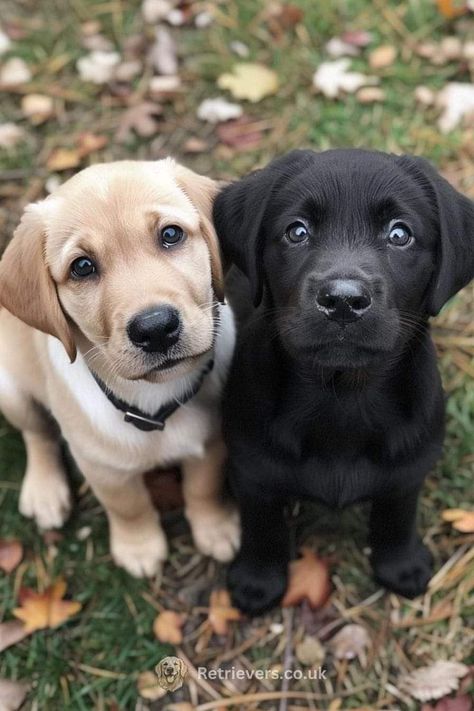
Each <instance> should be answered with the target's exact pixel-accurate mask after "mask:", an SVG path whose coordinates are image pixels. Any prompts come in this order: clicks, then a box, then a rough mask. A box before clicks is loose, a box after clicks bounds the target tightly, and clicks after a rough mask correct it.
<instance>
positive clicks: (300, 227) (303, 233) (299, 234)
mask: <svg viewBox="0 0 474 711" xmlns="http://www.w3.org/2000/svg"><path fill="white" fill-rule="evenodd" d="M285 237H286V238H287V239H288V240H289V241H290V242H293V244H301V242H305V241H306V240H307V239H308V237H309V232H308V228H307V227H306V225H304V224H303V223H302V222H293V224H291V225H290V226H289V227H287V228H286V232H285Z"/></svg>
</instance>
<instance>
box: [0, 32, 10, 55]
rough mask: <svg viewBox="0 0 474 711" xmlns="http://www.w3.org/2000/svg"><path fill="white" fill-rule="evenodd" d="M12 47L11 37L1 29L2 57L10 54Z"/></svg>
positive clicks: (0, 46)
mask: <svg viewBox="0 0 474 711" xmlns="http://www.w3.org/2000/svg"><path fill="white" fill-rule="evenodd" d="M10 46H11V41H10V37H9V36H8V35H6V34H5V32H3V30H2V29H1V28H0V56H1V55H2V54H5V52H8V50H9V49H10Z"/></svg>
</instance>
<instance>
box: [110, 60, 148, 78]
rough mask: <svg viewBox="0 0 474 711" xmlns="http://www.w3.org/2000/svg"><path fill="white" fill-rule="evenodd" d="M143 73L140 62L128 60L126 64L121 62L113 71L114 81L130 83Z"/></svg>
mask: <svg viewBox="0 0 474 711" xmlns="http://www.w3.org/2000/svg"><path fill="white" fill-rule="evenodd" d="M142 71H143V66H142V63H141V62H140V60H138V59H130V60H129V61H128V62H121V63H120V64H119V65H118V67H116V69H115V75H114V79H115V80H116V81H123V82H130V81H132V80H133V79H135V77H137V76H138V75H139V74H141V72H142Z"/></svg>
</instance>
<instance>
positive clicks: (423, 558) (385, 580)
mask: <svg viewBox="0 0 474 711" xmlns="http://www.w3.org/2000/svg"><path fill="white" fill-rule="evenodd" d="M372 566H373V569H374V575H375V579H376V580H377V582H378V583H380V584H381V585H383V586H384V587H386V588H388V589H389V590H392V591H393V592H395V593H397V594H398V595H403V597H407V598H414V597H417V596H418V595H422V594H423V593H424V592H425V591H426V588H427V586H428V583H429V581H430V578H431V574H432V568H433V556H432V555H431V553H430V552H429V550H428V549H427V548H426V546H424V545H423V543H421V541H415V542H414V543H413V544H412V545H410V546H407V547H404V548H393V549H390V548H388V547H387V548H384V549H383V550H379V551H377V550H374V552H373V553H372Z"/></svg>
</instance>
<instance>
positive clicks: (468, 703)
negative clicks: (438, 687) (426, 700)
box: [421, 694, 472, 711]
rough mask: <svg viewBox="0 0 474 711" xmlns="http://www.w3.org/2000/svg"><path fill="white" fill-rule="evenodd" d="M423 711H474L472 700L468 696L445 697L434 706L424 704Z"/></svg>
mask: <svg viewBox="0 0 474 711" xmlns="http://www.w3.org/2000/svg"><path fill="white" fill-rule="evenodd" d="M421 711H472V700H471V697H470V696H468V695H467V694H461V695H460V696H445V697H444V699H440V700H439V701H438V702H437V703H436V704H435V705H434V706H432V705H431V704H423V706H422V707H421Z"/></svg>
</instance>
